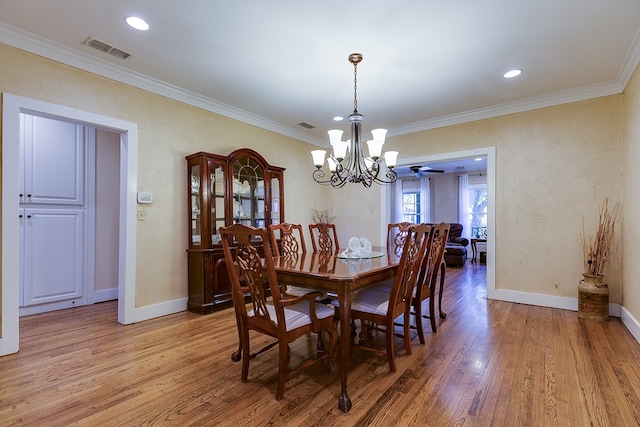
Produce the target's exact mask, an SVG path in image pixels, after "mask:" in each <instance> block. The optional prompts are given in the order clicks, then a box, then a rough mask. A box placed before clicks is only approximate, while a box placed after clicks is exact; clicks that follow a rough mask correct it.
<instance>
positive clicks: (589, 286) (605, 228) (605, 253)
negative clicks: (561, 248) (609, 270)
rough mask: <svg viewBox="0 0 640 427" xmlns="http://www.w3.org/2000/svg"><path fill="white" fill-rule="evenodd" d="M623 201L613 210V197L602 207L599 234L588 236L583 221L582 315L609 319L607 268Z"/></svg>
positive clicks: (598, 319) (579, 302)
mask: <svg viewBox="0 0 640 427" xmlns="http://www.w3.org/2000/svg"><path fill="white" fill-rule="evenodd" d="M619 211H620V203H616V204H615V206H614V207H613V209H612V210H609V199H608V198H607V199H605V200H604V202H603V204H602V206H601V207H600V216H599V217H598V229H597V231H596V234H595V236H591V237H586V234H585V231H584V218H583V221H582V255H583V257H584V273H582V280H581V281H580V284H579V285H578V317H580V318H583V319H590V320H594V321H597V322H606V321H607V320H609V287H608V286H607V284H606V283H604V271H605V269H606V267H607V264H608V263H609V255H610V254H611V246H612V244H613V236H614V231H615V225H616V221H617V219H618V213H619Z"/></svg>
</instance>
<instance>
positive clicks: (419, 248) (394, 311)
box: [351, 224, 431, 372]
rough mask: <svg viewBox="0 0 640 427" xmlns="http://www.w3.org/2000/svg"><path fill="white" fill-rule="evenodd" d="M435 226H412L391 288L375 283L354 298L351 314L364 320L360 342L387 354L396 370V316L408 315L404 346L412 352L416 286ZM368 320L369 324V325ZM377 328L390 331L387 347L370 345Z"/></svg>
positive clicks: (363, 345) (405, 322)
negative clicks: (387, 290)
mask: <svg viewBox="0 0 640 427" xmlns="http://www.w3.org/2000/svg"><path fill="white" fill-rule="evenodd" d="M430 233H431V226H429V225H426V224H420V225H414V226H412V227H411V228H410V229H409V231H408V233H407V236H406V239H405V241H404V244H403V247H402V256H401V258H400V264H399V265H398V270H397V272H396V275H395V278H394V281H393V285H392V287H391V291H390V292H385V291H381V290H379V289H376V288H375V287H372V288H366V289H363V290H361V291H360V292H358V294H357V295H356V296H355V297H354V298H353V300H352V302H351V318H352V319H360V320H361V323H362V324H363V329H366V331H364V330H363V331H361V334H360V337H361V340H360V342H359V344H358V346H360V347H362V348H365V349H370V350H374V351H383V352H385V353H386V354H387V360H388V363H389V369H390V370H391V372H395V371H396V362H395V350H394V345H393V338H394V336H395V334H394V319H396V318H397V317H399V316H400V315H403V316H404V319H405V321H404V334H403V335H404V336H403V338H404V346H405V349H406V351H407V353H409V354H411V337H410V325H409V320H410V319H409V316H410V308H411V301H412V295H413V290H414V287H415V285H416V282H417V280H418V275H419V272H420V265H421V264H422V262H423V258H424V255H425V253H426V250H427V247H428V243H429V235H430ZM365 322H366V325H365ZM373 329H376V330H380V331H383V332H385V333H386V346H385V347H386V348H385V349H384V350H380V349H379V348H377V347H371V346H367V345H366V344H365V343H364V342H365V341H366V338H367V335H371V331H372V330H373Z"/></svg>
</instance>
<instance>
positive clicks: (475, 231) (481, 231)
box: [469, 184, 487, 239]
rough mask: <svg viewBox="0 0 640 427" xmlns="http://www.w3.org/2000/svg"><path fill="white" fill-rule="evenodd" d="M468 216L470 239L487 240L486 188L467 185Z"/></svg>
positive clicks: (482, 185) (478, 185)
mask: <svg viewBox="0 0 640 427" xmlns="http://www.w3.org/2000/svg"><path fill="white" fill-rule="evenodd" d="M469 215H470V218H469V219H470V223H471V237H475V238H479V239H486V238H487V186H486V184H477V185H469Z"/></svg>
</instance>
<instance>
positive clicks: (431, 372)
mask: <svg viewBox="0 0 640 427" xmlns="http://www.w3.org/2000/svg"><path fill="white" fill-rule="evenodd" d="M485 276H486V273H485V268H484V266H483V265H481V264H477V263H476V264H471V263H469V262H467V264H466V266H465V267H463V268H461V269H449V270H448V272H447V284H446V291H445V299H444V309H445V311H446V312H447V314H448V317H447V319H446V320H440V319H438V325H439V329H438V332H437V333H435V334H434V333H432V332H431V328H430V327H429V322H428V321H426V322H425V329H426V330H425V333H426V338H427V342H426V345H424V346H422V345H420V344H419V342H418V339H417V337H416V336H415V335H414V338H413V341H412V343H413V347H412V350H413V351H412V354H411V355H407V354H406V353H405V352H404V350H403V348H402V347H403V346H402V342H401V341H402V340H401V339H396V349H397V354H398V357H397V360H396V363H397V365H398V371H397V372H396V373H390V372H389V369H388V365H387V362H386V358H385V357H384V356H380V355H377V354H375V353H371V352H366V351H363V350H360V349H357V348H354V349H353V350H352V351H351V355H352V356H353V357H352V358H351V364H350V369H351V372H350V375H349V394H350V396H351V399H352V401H353V409H352V410H351V412H349V413H346V414H345V413H342V412H341V411H340V410H338V409H337V397H338V394H339V391H340V383H339V378H338V377H337V376H336V375H330V374H329V373H328V372H327V371H326V370H325V369H323V368H322V367H317V368H312V369H311V370H309V371H305V372H304V373H302V374H301V375H299V376H297V377H295V378H294V379H292V380H290V381H289V382H288V383H287V390H286V392H285V397H284V399H283V400H282V401H281V402H278V401H276V400H275V397H274V392H275V388H276V370H277V351H276V349H273V350H270V351H269V352H267V353H264V354H262V355H260V356H258V358H256V359H254V360H252V362H251V365H250V371H249V382H248V383H245V384H243V383H241V382H240V364H239V363H236V362H232V361H231V359H230V354H231V353H232V352H233V351H234V350H235V349H236V348H237V335H236V326H235V321H234V317H233V312H232V311H231V310H225V311H223V312H219V313H214V314H212V315H208V316H200V315H196V314H192V313H188V312H182V313H177V314H174V315H170V316H165V317H163V318H159V319H154V320H149V321H146V322H141V323H138V324H134V325H128V326H122V325H119V324H118V323H117V320H116V319H117V313H116V310H117V308H116V303H115V302H109V303H102V304H97V305H94V306H87V307H79V308H75V309H70V310H63V311H58V312H53V313H46V314H39V315H34V316H29V317H23V318H21V319H20V352H19V353H18V354H15V355H9V356H5V357H2V358H0V426H10V425H29V426H31V425H42V426H67V425H85V426H165V425H166V426H173V425H180V426H188V425H203V426H279V425H283V426H311V425H316V426H397V425H402V426H404V425H408V426H465V425H466V426H637V425H640V345H639V344H638V343H637V342H636V341H635V340H634V339H633V337H632V336H631V334H630V333H629V332H628V331H627V330H626V329H625V327H624V326H623V325H622V323H621V322H620V321H619V320H618V319H615V318H612V319H611V320H610V321H609V322H606V323H594V322H590V321H585V320H579V319H578V318H577V316H576V313H575V312H571V311H563V310H557V309H550V308H541V307H534V306H528V305H522V304H513V303H507V302H500V301H488V300H487V298H486V287H485ZM414 334H415V332H414ZM252 337H253V338H256V339H254V340H253V342H254V343H255V344H254V349H255V348H257V347H258V343H267V342H269V340H267V339H263V338H262V337H259V336H257V335H253V336H252ZM276 348H277V347H276ZM314 348H315V342H314V339H313V338H307V337H303V338H301V339H300V340H298V341H297V342H296V344H295V345H293V346H292V348H291V352H292V361H293V363H296V361H297V359H299V357H300V355H304V354H312V353H313V351H314Z"/></svg>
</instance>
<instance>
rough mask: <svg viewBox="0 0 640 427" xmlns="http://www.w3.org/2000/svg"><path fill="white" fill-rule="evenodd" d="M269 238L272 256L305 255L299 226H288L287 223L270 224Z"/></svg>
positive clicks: (305, 247)
mask: <svg viewBox="0 0 640 427" xmlns="http://www.w3.org/2000/svg"><path fill="white" fill-rule="evenodd" d="M269 236H270V239H269V240H270V241H271V244H272V248H273V255H274V256H280V255H293V254H299V253H303V254H304V253H307V246H306V245H305V242H304V235H303V233H302V225H300V224H289V223H288V222H283V223H281V224H270V225H269Z"/></svg>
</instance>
